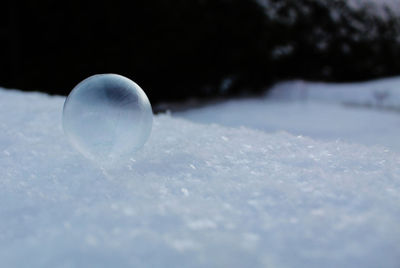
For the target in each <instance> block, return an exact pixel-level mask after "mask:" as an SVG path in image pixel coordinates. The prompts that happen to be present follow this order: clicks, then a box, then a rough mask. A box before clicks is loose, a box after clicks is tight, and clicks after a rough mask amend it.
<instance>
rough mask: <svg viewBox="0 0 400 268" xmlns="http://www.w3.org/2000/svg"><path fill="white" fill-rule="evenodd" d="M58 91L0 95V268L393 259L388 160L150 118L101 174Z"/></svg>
mask: <svg viewBox="0 0 400 268" xmlns="http://www.w3.org/2000/svg"><path fill="white" fill-rule="evenodd" d="M63 101H64V99H63V98H61V97H48V96H46V95H41V94H38V93H21V92H17V91H4V90H0V170H1V173H0V203H1V204H2V205H1V207H0V218H1V221H0V263H1V266H3V267H27V266H29V267H398V266H399V264H400V260H399V256H400V227H399V226H400V224H399V222H400V155H399V154H397V153H392V152H389V151H388V150H386V149H383V148H379V147H365V146H362V145H356V144H353V145H351V144H346V143H344V142H340V141H329V142H318V141H315V140H312V139H309V138H304V137H298V136H293V135H291V134H288V133H284V132H281V133H272V134H268V133H265V132H261V131H257V130H251V129H248V128H228V127H223V126H219V125H202V124H195V123H191V122H189V121H186V120H183V119H177V118H174V117H170V116H166V115H160V116H156V118H155V125H154V129H153V132H152V136H151V138H150V140H149V142H148V143H147V145H146V146H145V148H144V149H143V150H142V151H140V152H139V153H137V154H135V155H132V158H131V159H127V160H126V162H124V163H121V165H120V166H119V167H116V168H115V169H114V170H108V171H102V170H101V169H100V168H98V167H96V166H95V165H93V164H91V163H89V162H88V161H86V160H85V159H83V158H82V157H81V156H80V155H79V154H78V153H77V152H75V151H74V150H72V149H71V148H70V146H69V145H68V144H67V142H66V140H65V139H64V135H63V133H62V131H61V124H60V118H61V109H62V105H63Z"/></svg>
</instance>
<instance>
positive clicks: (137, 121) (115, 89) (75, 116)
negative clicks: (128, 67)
mask: <svg viewBox="0 0 400 268" xmlns="http://www.w3.org/2000/svg"><path fill="white" fill-rule="evenodd" d="M152 125H153V113H152V109H151V105H150V102H149V99H148V98H147V96H146V94H145V93H144V91H143V90H142V89H141V88H140V87H139V86H138V85H137V84H136V83H135V82H133V81H131V80H129V79H128V78H126V77H123V76H121V75H117V74H99V75H94V76H91V77H89V78H87V79H85V80H83V81H82V82H81V83H79V84H78V85H77V86H76V87H75V88H74V89H73V90H72V91H71V93H70V94H69V96H68V97H67V99H66V100H65V103H64V110H63V128H64V132H65V134H66V136H67V137H68V140H69V141H70V142H71V144H72V145H73V146H74V147H75V148H76V149H77V150H78V151H79V152H81V153H82V154H83V155H84V156H85V157H87V158H89V159H91V160H93V161H96V162H98V163H99V164H101V165H103V166H104V165H108V164H114V163H115V162H116V161H119V160H121V158H128V159H129V158H130V156H131V155H132V153H134V152H135V151H137V150H138V149H140V148H141V147H142V146H143V145H144V144H145V142H146V141H147V139H148V138H149V136H150V132H151V128H152Z"/></svg>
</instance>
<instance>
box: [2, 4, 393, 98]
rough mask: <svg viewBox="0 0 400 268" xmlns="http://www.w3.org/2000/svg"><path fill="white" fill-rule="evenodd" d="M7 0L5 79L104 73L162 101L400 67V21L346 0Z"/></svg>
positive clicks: (37, 83)
mask: <svg viewBox="0 0 400 268" xmlns="http://www.w3.org/2000/svg"><path fill="white" fill-rule="evenodd" d="M266 2H267V5H266V7H263V6H260V5H259V4H258V3H256V2H255V1H253V0H236V1H235V0H174V1H170V0H135V1H122V0H113V1H102V0H98V1H93V2H92V1H72V0H71V1H52V0H43V1H34V0H30V1H29V0H25V1H14V0H4V1H2V3H1V4H0V5H1V9H0V11H1V14H2V15H1V18H0V60H1V61H0V85H1V86H4V87H11V88H19V89H23V90H39V91H46V92H49V93H51V94H63V95H65V94H68V93H69V91H70V90H71V89H72V88H73V86H74V85H75V84H76V83H77V82H79V81H81V80H82V79H84V78H86V77H87V76H89V75H92V74H96V73H108V72H112V73H119V74H122V75H125V76H127V77H130V78H131V79H133V80H135V81H136V82H137V83H138V84H140V85H141V86H142V87H143V88H144V89H145V90H146V92H148V93H149V95H150V98H151V100H152V101H153V102H157V101H162V100H176V99H184V98H188V97H192V96H196V97H210V96H217V95H229V94H240V93H243V92H257V91H260V90H264V89H265V87H266V86H268V85H269V84H270V83H272V82H274V81H277V80H280V79H290V78H304V79H312V80H329V81H351V80H364V79H372V78H376V77H383V76H391V75H398V74H399V73H400V61H399V60H397V59H399V56H400V38H399V35H400V32H399V29H400V23H399V18H398V17H397V16H396V15H395V14H392V13H391V12H390V10H387V19H386V20H383V19H381V18H380V17H378V16H374V15H371V13H370V12H369V10H368V9H367V8H364V9H357V10H354V9H351V8H349V7H348V6H347V5H346V1H344V0H334V1H318V0H269V1H266Z"/></svg>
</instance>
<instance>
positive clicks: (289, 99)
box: [174, 78, 400, 152]
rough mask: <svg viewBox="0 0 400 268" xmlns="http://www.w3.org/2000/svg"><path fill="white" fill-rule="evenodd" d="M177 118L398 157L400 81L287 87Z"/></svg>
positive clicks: (292, 84)
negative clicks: (354, 145) (377, 149)
mask: <svg viewBox="0 0 400 268" xmlns="http://www.w3.org/2000/svg"><path fill="white" fill-rule="evenodd" d="M174 115H175V116H178V117H183V118H186V119H189V120H191V121H194V122H198V123H217V124H220V125H224V126H229V127H240V126H245V127H248V128H253V129H258V130H262V131H266V132H268V133H276V132H279V131H286V132H289V133H291V134H294V135H304V136H308V137H311V138H313V139H317V140H325V141H332V140H333V141H334V140H341V141H346V142H348V143H359V144H364V145H368V146H384V147H386V148H387V149H389V150H392V151H397V152H400V78H391V79H383V80H378V81H372V82H366V83H354V84H323V83H307V82H304V81H293V82H285V83H280V84H277V85H276V86H274V87H273V89H272V91H271V92H269V94H268V95H267V96H266V97H264V98H257V99H256V98H254V99H245V100H243V99H239V100H231V101H226V102H222V103H218V104H214V105H208V106H205V107H203V108H199V109H192V110H189V111H185V112H183V113H181V112H178V113H174Z"/></svg>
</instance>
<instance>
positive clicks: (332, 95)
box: [269, 77, 400, 112]
mask: <svg viewBox="0 0 400 268" xmlns="http://www.w3.org/2000/svg"><path fill="white" fill-rule="evenodd" d="M269 97H270V98H277V99H281V100H295V101H307V100H317V101H325V102H333V103H341V104H346V105H353V106H365V107H369V108H377V109H387V110H393V111H397V112H400V78H399V77H395V78H387V79H381V80H375V81H369V82H363V83H350V84H349V83H342V84H334V83H330V84H327V83H312V82H305V81H290V82H283V83H279V84H277V85H275V86H274V87H273V88H272V89H271V91H270V94H269Z"/></svg>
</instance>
